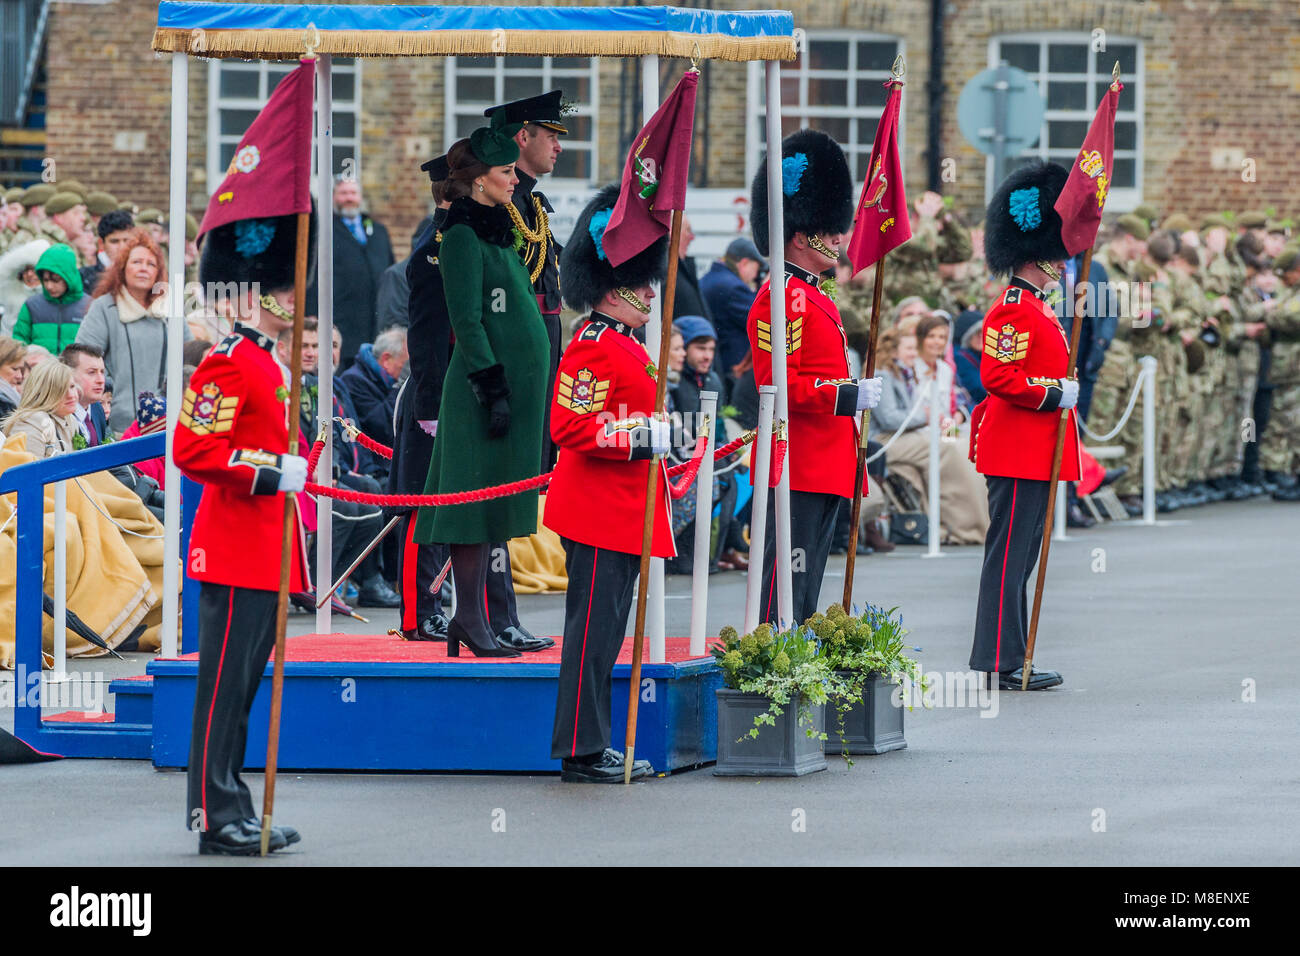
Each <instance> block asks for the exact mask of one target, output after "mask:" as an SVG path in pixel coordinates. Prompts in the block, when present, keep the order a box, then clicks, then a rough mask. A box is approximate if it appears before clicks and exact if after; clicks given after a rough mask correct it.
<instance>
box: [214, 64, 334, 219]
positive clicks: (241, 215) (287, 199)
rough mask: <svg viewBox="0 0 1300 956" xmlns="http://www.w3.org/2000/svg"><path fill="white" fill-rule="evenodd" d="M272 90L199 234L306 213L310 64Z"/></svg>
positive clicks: (312, 75)
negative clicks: (232, 224) (244, 222)
mask: <svg viewBox="0 0 1300 956" xmlns="http://www.w3.org/2000/svg"><path fill="white" fill-rule="evenodd" d="M300 62H301V65H300V66H299V67H298V68H297V69H295V70H294V71H293V72H292V73H290V74H289V75H288V76H286V77H285V78H284V79H283V80H281V81H280V83H279V85H278V86H276V88H275V92H274V93H272V94H271V98H270V99H269V100H267V103H266V106H264V107H262V112H260V113H258V114H257V118H256V119H255V120H253V123H252V125H251V126H249V127H248V132H246V133H245V134H244V138H243V139H241V140H240V141H239V146H238V148H237V149H236V150H235V155H234V156H233V157H232V158H231V160H230V165H229V166H228V167H227V168H226V178H225V179H223V180H222V181H221V185H220V186H218V187H217V190H216V192H214V193H213V194H212V198H211V199H209V200H208V211H207V212H205V213H204V214H203V222H202V223H201V224H200V225H199V234H200V235H202V234H203V233H205V232H207V231H208V230H209V229H215V228H216V227H217V226H224V225H225V224H226V223H228V222H235V221H236V220H239V219H259V218H262V217H265V216H284V215H288V214H290V213H299V212H311V183H310V180H311V119H312V88H313V84H314V82H315V79H316V61H315V60H302V61H300Z"/></svg>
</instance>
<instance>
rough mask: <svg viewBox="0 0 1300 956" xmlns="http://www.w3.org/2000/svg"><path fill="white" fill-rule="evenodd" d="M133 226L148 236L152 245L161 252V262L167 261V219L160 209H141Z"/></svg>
mask: <svg viewBox="0 0 1300 956" xmlns="http://www.w3.org/2000/svg"><path fill="white" fill-rule="evenodd" d="M135 224H136V225H137V226H139V227H140V228H141V229H143V230H144V231H145V232H147V233H148V234H149V238H150V239H152V240H153V242H154V245H156V246H158V248H160V249H162V250H163V261H164V262H165V261H166V259H167V252H166V250H167V237H168V229H167V217H166V216H164V215H163V211H162V210H161V209H141V210H140V212H139V213H137V214H136V217H135Z"/></svg>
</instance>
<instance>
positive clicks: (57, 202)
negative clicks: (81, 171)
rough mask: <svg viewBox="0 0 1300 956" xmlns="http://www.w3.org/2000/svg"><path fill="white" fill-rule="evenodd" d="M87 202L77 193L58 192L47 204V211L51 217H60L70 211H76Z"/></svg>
mask: <svg viewBox="0 0 1300 956" xmlns="http://www.w3.org/2000/svg"><path fill="white" fill-rule="evenodd" d="M85 204H86V201H85V200H84V199H82V198H81V197H80V196H78V195H77V194H76V193H65V192H57V193H55V194H54V195H53V196H51V197H50V198H49V199H48V200H46V202H45V211H46V212H48V213H49V214H50V215H51V216H55V215H58V214H59V213H61V212H67V211H68V210H69V209H75V208H76V207H77V206H84V205H85Z"/></svg>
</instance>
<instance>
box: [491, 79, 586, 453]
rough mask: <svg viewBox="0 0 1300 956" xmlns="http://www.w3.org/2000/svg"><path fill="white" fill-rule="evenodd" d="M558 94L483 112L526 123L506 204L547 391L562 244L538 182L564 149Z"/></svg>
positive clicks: (555, 347) (551, 384)
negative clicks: (541, 337) (542, 350)
mask: <svg viewBox="0 0 1300 956" xmlns="http://www.w3.org/2000/svg"><path fill="white" fill-rule="evenodd" d="M561 96H562V91H560V90H551V92H549V93H543V94H542V95H540V96H531V97H528V98H527V99H522V100H515V101H513V102H511V103H503V104H501V105H500V106H493V107H491V108H490V109H486V110H484V111H483V115H484V116H486V117H489V118H496V117H497V114H504V116H505V122H506V123H523V124H524V126H523V129H521V130H520V131H519V132H518V133H516V134H515V137H514V139H515V142H516V143H517V144H518V146H519V159H518V160H516V161H515V175H516V176H518V177H519V184H518V185H517V186H515V192H514V195H513V196H512V197H511V200H510V202H511V205H509V206H507V207H506V210H507V211H508V212H509V213H510V217H511V219H513V220H514V224H515V228H516V229H517V230H518V231H519V234H520V235H521V236H523V239H524V244H523V247H522V248H521V249H520V250H519V254H520V255H521V256H522V257H523V260H524V266H525V267H526V268H527V269H528V276H529V278H530V279H532V281H533V292H534V293H536V295H537V306H538V308H539V309H541V312H542V319H543V320H544V321H545V322H546V334H547V336H548V337H549V338H550V340H551V371H550V378H549V379H548V381H547V394H550V393H551V392H552V391H554V389H555V370H556V368H557V366H558V365H559V363H560V340H561V337H562V336H561V329H560V271H559V261H560V252H561V247H560V245H559V243H557V242H556V241H555V236H554V235H552V234H551V227H550V221H549V219H548V216H549V214H550V213H553V212H554V211H555V210H554V209H553V208H552V207H551V203H550V201H549V200H548V199H547V198H546V196H545V194H543V193H542V192H541V191H540V190H539V189H538V188H537V181H538V180H539V179H541V178H542V177H543V176H545V175H547V174H549V173H551V172H553V171H554V170H555V162H556V160H557V159H559V158H560V153H561V152H562V151H563V148H562V147H561V146H560V137H561V136H565V135H567V134H568V132H569V130H568V129H567V128H566V127H565V125H564V123H563V121H562V118H561V116H562V113H563V111H564V107H563V104H562V103H561ZM549 416H550V411H549V410H548V411H547V418H546V419H545V424H546V427H547V432H546V433H545V434H544V435H543V436H542V472H548V471H550V470H551V469H552V468H553V467H555V451H556V450H555V446H554V445H553V444H552V442H551V437H550V432H549V428H550V417H549Z"/></svg>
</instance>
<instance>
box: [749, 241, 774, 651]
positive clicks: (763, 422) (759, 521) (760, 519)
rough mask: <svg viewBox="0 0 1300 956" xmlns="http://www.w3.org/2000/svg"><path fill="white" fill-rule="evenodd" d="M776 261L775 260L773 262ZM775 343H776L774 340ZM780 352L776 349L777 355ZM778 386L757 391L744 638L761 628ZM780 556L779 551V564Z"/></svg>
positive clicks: (765, 386) (769, 386)
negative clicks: (756, 427) (768, 500)
mask: <svg viewBox="0 0 1300 956" xmlns="http://www.w3.org/2000/svg"><path fill="white" fill-rule="evenodd" d="M772 261H773V262H775V261H776V259H775V258H773V260H772ZM773 341H776V340H775V339H773ZM777 351H779V350H778V349H773V350H772V352H773V354H775V353H776V352H777ZM775 408H776V386H775V385H764V386H762V387H760V388H759V390H758V437H757V438H755V439H754V448H755V452H756V453H755V455H754V495H753V497H752V498H751V499H750V501H751V504H750V507H749V577H748V578H746V579H745V629H744V632H743V633H745V634H748V633H749V632H750V631H752V630H753V629H754V628H756V627H758V612H759V610H760V602H761V601H762V595H763V553H764V551H765V550H766V547H767V495H768V487H767V485H768V481H769V478H770V475H771V473H772V416H773V412H774V410H775ZM780 557H781V552H780V551H779V550H778V551H777V559H778V560H780Z"/></svg>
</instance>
